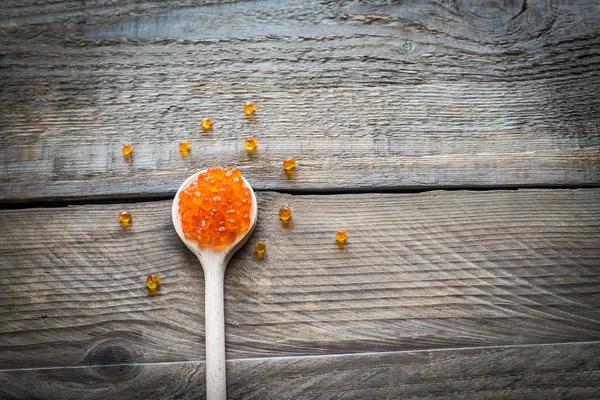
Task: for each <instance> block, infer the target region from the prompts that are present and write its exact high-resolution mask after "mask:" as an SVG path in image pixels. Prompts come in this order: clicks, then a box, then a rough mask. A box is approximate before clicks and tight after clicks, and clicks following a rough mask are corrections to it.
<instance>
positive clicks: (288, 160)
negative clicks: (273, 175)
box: [283, 157, 296, 171]
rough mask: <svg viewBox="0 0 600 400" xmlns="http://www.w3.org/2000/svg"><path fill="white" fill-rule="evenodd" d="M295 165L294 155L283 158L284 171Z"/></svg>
mask: <svg viewBox="0 0 600 400" xmlns="http://www.w3.org/2000/svg"><path fill="white" fill-rule="evenodd" d="M295 166H296V159H295V158H294V157H290V158H286V159H285V160H283V169H285V170H286V171H289V170H291V169H292V168H294V167H295Z"/></svg>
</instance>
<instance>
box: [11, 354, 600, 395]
mask: <svg viewBox="0 0 600 400" xmlns="http://www.w3.org/2000/svg"><path fill="white" fill-rule="evenodd" d="M227 368H228V369H227V378H228V381H229V389H228V396H229V398H232V399H357V400H362V399H453V398H455V399H472V398H478V399H498V400H505V399H507V398H510V399H522V400H530V399H533V398H543V399H565V398H573V399H578V400H585V399H597V398H598V393H599V389H598V381H600V344H599V343H598V342H594V343H569V344H553V345H533V346H509V347H487V348H470V349H447V350H434V351H406V352H393V353H390V352H383V353H370V354H365V353H361V354H349V355H340V356H316V357H291V358H270V359H268V360H266V359H243V360H230V361H229V362H228V363H227ZM32 382H34V384H32ZM204 390H205V387H204V364H203V363H202V362H198V361H195V362H194V361H188V362H176V363H153V364H111V365H102V366H94V367H86V366H81V367H71V368H46V369H35V370H20V371H19V370H13V371H0V397H2V398H7V399H13V398H14V399H23V398H43V399H49V400H51V399H52V400H53V399H56V400H71V399H72V400H80V399H82V398H85V399H99V400H104V399H107V398H119V399H121V398H122V399H131V398H145V399H148V398H151V399H154V398H160V399H198V398H202V397H203V396H204ZM159 394H160V395H159Z"/></svg>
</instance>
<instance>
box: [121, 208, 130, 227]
mask: <svg viewBox="0 0 600 400" xmlns="http://www.w3.org/2000/svg"><path fill="white" fill-rule="evenodd" d="M119 219H120V220H121V222H122V223H123V225H127V224H128V223H129V221H131V213H130V212H129V211H121V213H120V214H119Z"/></svg>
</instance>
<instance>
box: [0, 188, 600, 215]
mask: <svg viewBox="0 0 600 400" xmlns="http://www.w3.org/2000/svg"><path fill="white" fill-rule="evenodd" d="M253 189H254V188H253ZM538 189H541V190H560V189H564V190H576V189H600V185H595V184H590V185H581V184H573V185H520V186H515V187H511V186H460V187H437V186H435V187H428V188H422V187H421V188H385V187H377V188H376V189H374V190H370V189H368V188H360V187H357V188H354V189H332V190H329V189H322V190H319V189H315V190H302V189H299V190H272V189H254V191H255V192H258V193H275V194H289V195H292V196H313V195H323V196H329V195H344V194H418V193H426V192H434V191H442V192H460V191H464V192H492V191H516V190H538ZM175 193H176V192H168V193H159V194H155V195H154V194H152V195H149V194H144V195H141V196H127V195H117V196H93V197H88V198H68V197H65V198H56V199H39V200H22V201H19V200H17V201H3V200H1V199H0V210H22V209H27V208H60V207H69V206H86V205H94V204H120V203H151V202H154V201H165V200H171V199H173V197H174V196H175Z"/></svg>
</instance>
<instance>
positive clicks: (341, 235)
mask: <svg viewBox="0 0 600 400" xmlns="http://www.w3.org/2000/svg"><path fill="white" fill-rule="evenodd" d="M347 238H348V233H347V232H346V230H345V229H340V230H338V231H337V232H336V233H335V240H337V241H338V243H344V242H345V241H346V239H347Z"/></svg>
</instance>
